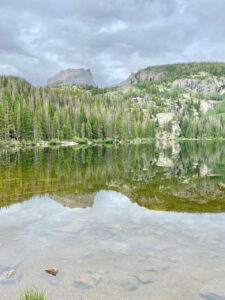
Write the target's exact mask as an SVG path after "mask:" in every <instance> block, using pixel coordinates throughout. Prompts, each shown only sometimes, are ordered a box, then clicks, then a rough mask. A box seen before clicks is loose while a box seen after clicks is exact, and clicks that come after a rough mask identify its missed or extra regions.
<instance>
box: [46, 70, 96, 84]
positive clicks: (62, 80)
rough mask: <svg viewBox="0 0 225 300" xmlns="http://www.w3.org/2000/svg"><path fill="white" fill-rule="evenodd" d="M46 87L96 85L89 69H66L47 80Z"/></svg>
mask: <svg viewBox="0 0 225 300" xmlns="http://www.w3.org/2000/svg"><path fill="white" fill-rule="evenodd" d="M46 84H47V85H49V86H55V85H73V84H87V85H94V86H95V85H96V84H95V82H94V79H93V75H92V72H91V70H90V69H83V68H81V69H66V70H62V71H60V72H59V73H57V74H56V75H54V76H53V77H51V78H49V79H48V80H47V83H46Z"/></svg>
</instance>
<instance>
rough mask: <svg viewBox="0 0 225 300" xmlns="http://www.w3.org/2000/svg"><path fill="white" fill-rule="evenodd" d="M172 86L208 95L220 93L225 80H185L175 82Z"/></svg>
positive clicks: (211, 78) (212, 78)
mask: <svg viewBox="0 0 225 300" xmlns="http://www.w3.org/2000/svg"><path fill="white" fill-rule="evenodd" d="M172 85H174V86H178V87H181V88H184V89H185V90H187V91H192V92H195V93H201V94H203V95H207V94H210V93H215V92H219V91H220V89H221V88H223V86H224V85H225V78H224V77H221V78H216V77H209V78H205V79H196V78H183V79H177V80H175V81H174V82H173V83H172Z"/></svg>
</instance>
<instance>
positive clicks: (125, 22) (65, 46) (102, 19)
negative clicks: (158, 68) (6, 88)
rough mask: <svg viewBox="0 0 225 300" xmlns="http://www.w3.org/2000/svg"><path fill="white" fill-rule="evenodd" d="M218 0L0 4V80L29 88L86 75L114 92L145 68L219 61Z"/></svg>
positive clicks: (224, 50)
mask: <svg viewBox="0 0 225 300" xmlns="http://www.w3.org/2000/svg"><path fill="white" fill-rule="evenodd" d="M224 13H225V1H224V0H214V1H211V0H198V1H196V0H107V1H105V0H98V1H96V0H95V1H93V0H82V1H81V0H76V1H74V0H64V1H61V0H48V1H40V0H1V6H0V20H1V21H0V74H12V75H18V76H22V77H23V78H25V79H27V80H29V81H30V82H32V83H34V84H44V83H45V82H46V79H47V78H49V77H50V76H52V75H54V74H55V73H56V72H58V71H59V70H61V69H65V68H80V67H85V68H91V69H92V72H93V74H94V77H95V80H96V82H97V83H98V84H99V85H112V84H115V83H118V82H120V81H122V80H123V79H125V78H126V77H127V76H128V75H129V74H130V73H131V72H133V71H137V70H138V69H140V68H144V67H147V66H149V65H155V64H163V63H173V62H181V61H211V60H212V61H217V60H219V61H224V60H225V18H224Z"/></svg>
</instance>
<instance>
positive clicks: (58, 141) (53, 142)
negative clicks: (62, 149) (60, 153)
mask: <svg viewBox="0 0 225 300" xmlns="http://www.w3.org/2000/svg"><path fill="white" fill-rule="evenodd" d="M48 143H49V145H59V144H60V140H58V139H51V141H49V142H48Z"/></svg>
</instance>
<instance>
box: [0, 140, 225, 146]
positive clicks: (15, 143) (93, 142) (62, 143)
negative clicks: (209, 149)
mask: <svg viewBox="0 0 225 300" xmlns="http://www.w3.org/2000/svg"><path fill="white" fill-rule="evenodd" d="M169 141H170V142H171V141H172V142H192V141H196V142H197V141H201V142H205V141H225V138H201V139H200V138H199V139H198V138H193V139H190V138H170V139H161V138H150V139H135V140H121V141H118V140H112V141H107V140H87V141H85V142H84V141H81V142H74V141H53V142H52V141H39V142H33V141H23V142H19V141H5V142H3V143H1V142H0V149H1V148H26V147H51V146H62V147H70V146H81V145H83V146H90V145H108V146H109V145H121V144H147V143H152V142H169Z"/></svg>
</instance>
